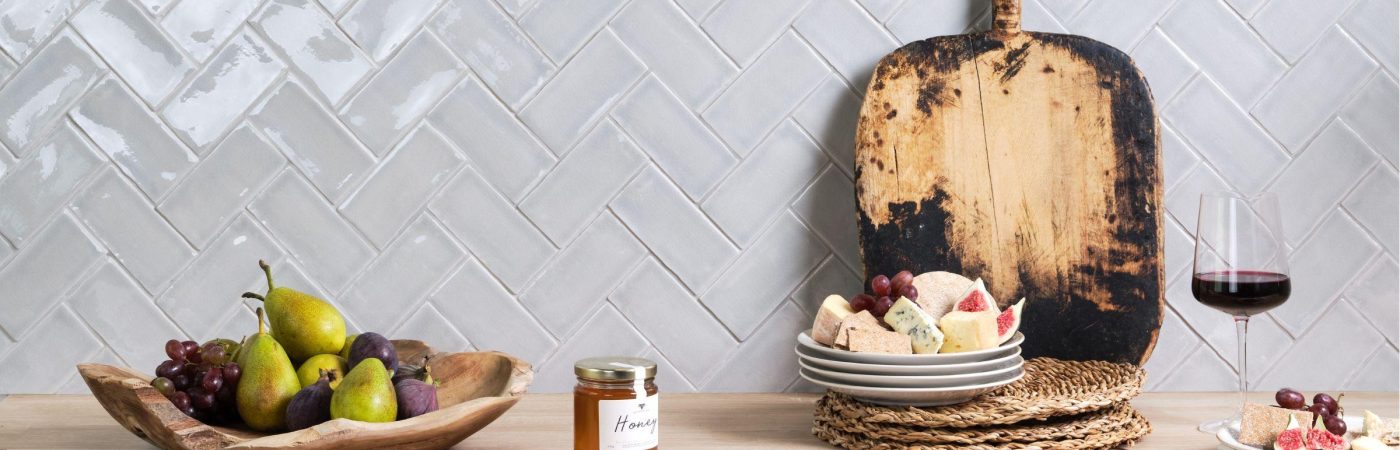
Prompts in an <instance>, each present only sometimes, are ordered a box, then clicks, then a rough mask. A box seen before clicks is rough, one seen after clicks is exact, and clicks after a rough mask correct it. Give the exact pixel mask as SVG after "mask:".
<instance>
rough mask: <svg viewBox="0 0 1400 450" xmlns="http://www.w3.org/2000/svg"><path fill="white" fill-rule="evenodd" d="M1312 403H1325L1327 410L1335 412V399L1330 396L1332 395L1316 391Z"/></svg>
mask: <svg viewBox="0 0 1400 450" xmlns="http://www.w3.org/2000/svg"><path fill="white" fill-rule="evenodd" d="M1313 404H1314V405H1327V410H1329V411H1332V412H1333V413H1335V412H1337V399H1335V398H1332V396H1330V395H1327V394H1326V393H1323V392H1318V393H1317V395H1314V396H1313Z"/></svg>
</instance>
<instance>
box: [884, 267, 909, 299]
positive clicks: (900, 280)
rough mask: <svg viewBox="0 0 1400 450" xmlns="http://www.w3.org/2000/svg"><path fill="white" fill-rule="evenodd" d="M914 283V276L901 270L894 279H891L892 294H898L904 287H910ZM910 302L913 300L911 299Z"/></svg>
mask: <svg viewBox="0 0 1400 450" xmlns="http://www.w3.org/2000/svg"><path fill="white" fill-rule="evenodd" d="M913 283H914V274H913V273H911V272H909V271H908V270H901V271H899V273H896V274H894V278H890V292H896V293H897V292H899V291H900V289H901V288H903V287H904V286H909V285H911V284H913ZM910 300H913V299H912V298H911V299H910Z"/></svg>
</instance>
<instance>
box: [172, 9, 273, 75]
mask: <svg viewBox="0 0 1400 450" xmlns="http://www.w3.org/2000/svg"><path fill="white" fill-rule="evenodd" d="M257 7H258V2H256V1H251V0H205V1H198V2H179V3H176V4H175V7H174V8H171V9H170V12H168V13H166V14H165V17H163V18H161V20H160V26H161V28H163V29H165V32H166V33H169V34H170V37H171V38H172V39H174V40H175V42H176V43H178V44H180V46H181V47H184V49H185V51H186V52H188V53H189V54H190V56H192V57H194V59H195V60H196V61H204V60H205V59H207V58H209V55H212V54H213V53H214V50H216V49H218V48H219V46H220V45H222V44H223V43H224V41H225V40H227V39H228V38H229V37H230V36H233V33H235V32H237V31H238V27H239V25H242V24H243V21H244V20H247V19H248V16H249V15H251V14H253V10H255V9H257Z"/></svg>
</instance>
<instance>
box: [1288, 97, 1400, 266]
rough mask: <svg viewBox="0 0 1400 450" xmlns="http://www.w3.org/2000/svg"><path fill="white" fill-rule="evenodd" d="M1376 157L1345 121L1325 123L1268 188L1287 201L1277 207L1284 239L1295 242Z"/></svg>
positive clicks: (1344, 192)
mask: <svg viewBox="0 0 1400 450" xmlns="http://www.w3.org/2000/svg"><path fill="white" fill-rule="evenodd" d="M1378 159H1379V158H1377V157H1376V154H1375V153H1372V152H1371V151H1370V150H1369V149H1367V148H1366V143H1364V142H1361V138H1358V137H1356V133H1352V132H1351V129H1350V128H1348V127H1347V126H1346V125H1345V124H1343V123H1342V122H1340V121H1334V122H1332V124H1331V125H1328V126H1327V129H1326V130H1323V131H1322V134H1321V135H1319V136H1318V137H1317V139H1314V140H1313V141H1312V143H1311V144H1308V148H1306V149H1304V150H1303V151H1302V152H1301V154H1299V155H1298V156H1297V157H1296V158H1293V162H1292V163H1291V164H1289V165H1288V168H1286V169H1284V170H1283V173H1280V174H1279V176H1278V178H1277V179H1275V180H1274V182H1273V188H1272V189H1270V190H1271V191H1273V192H1274V193H1276V194H1278V196H1279V202H1280V203H1281V204H1283V205H1288V207H1286V208H1281V209H1282V210H1281V211H1280V213H1281V215H1282V216H1283V217H1282V220H1283V231H1284V236H1285V237H1286V238H1287V239H1288V242H1290V243H1292V244H1293V245H1294V246H1297V245H1298V244H1299V243H1300V242H1301V241H1302V239H1303V237H1304V236H1305V235H1306V234H1307V232H1308V231H1310V230H1312V228H1313V226H1314V225H1317V223H1318V222H1320V221H1322V218H1323V217H1324V216H1325V215H1326V214H1327V213H1328V212H1331V211H1332V210H1333V209H1336V206H1337V204H1338V203H1340V202H1341V201H1342V196H1344V195H1346V194H1347V192H1348V191H1350V190H1351V188H1352V187H1353V186H1355V185H1356V179H1357V178H1358V177H1360V176H1361V174H1364V173H1366V171H1367V170H1368V169H1370V168H1371V166H1372V165H1373V164H1375V163H1376V161H1377V160H1378ZM1348 174H1349V175H1351V176H1347V175H1348ZM1392 197H1394V196H1392ZM1376 200H1380V199H1376ZM1392 210H1393V208H1392Z"/></svg>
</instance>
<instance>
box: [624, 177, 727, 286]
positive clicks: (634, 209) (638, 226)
mask: <svg viewBox="0 0 1400 450" xmlns="http://www.w3.org/2000/svg"><path fill="white" fill-rule="evenodd" d="M612 210H613V211H614V212H615V213H617V217H618V218H620V219H622V222H623V223H626V224H627V228H629V229H631V230H632V233H633V234H635V235H637V238H638V239H641V240H642V243H643V244H646V246H647V248H648V249H650V250H651V253H652V254H654V255H656V257H657V258H658V259H660V260H661V262H662V263H663V264H666V266H667V267H670V268H671V271H672V272H675V273H676V276H677V277H679V278H680V279H681V281H683V282H685V284H686V286H689V287H690V289H691V290H692V291H701V290H703V289H704V288H706V287H708V286H709V285H710V283H711V282H713V281H714V279H715V277H717V276H719V271H720V270H722V269H724V266H725V265H726V264H728V263H729V261H731V260H733V259H734V257H735V256H737V255H738V254H739V250H738V249H736V248H734V244H731V243H729V240H728V239H725V237H724V235H723V234H722V233H720V231H719V229H718V228H715V226H714V225H713V224H711V223H710V221H709V220H708V219H706V218H705V215H704V213H702V212H701V211H700V209H699V208H696V207H695V205H693V204H691V203H690V202H689V201H686V198H685V194H682V193H681V191H680V190H679V189H677V188H676V186H675V185H674V184H671V182H670V181H669V180H667V179H666V177H665V176H664V175H662V174H661V173H660V172H658V171H656V170H655V169H644V170H642V173H641V174H640V175H637V178H635V179H633V180H632V182H631V183H630V184H628V185H627V188H625V189H623V190H622V193H621V194H619V195H618V196H617V198H616V199H614V200H613V201H612Z"/></svg>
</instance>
